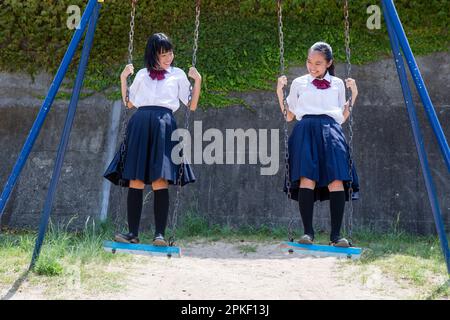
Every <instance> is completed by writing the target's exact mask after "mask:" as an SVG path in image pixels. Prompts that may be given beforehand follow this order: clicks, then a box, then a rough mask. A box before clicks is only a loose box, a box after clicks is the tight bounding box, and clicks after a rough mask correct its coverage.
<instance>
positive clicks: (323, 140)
mask: <svg viewBox="0 0 450 320" xmlns="http://www.w3.org/2000/svg"><path fill="white" fill-rule="evenodd" d="M306 67H307V69H308V72H309V73H308V74H306V75H304V76H302V77H299V78H296V79H295V80H294V81H293V82H292V84H291V88H290V92H289V95H288V97H287V98H286V102H287V108H288V110H286V111H287V120H288V121H292V120H293V119H294V117H295V118H297V120H298V122H297V123H296V125H295V127H294V129H293V131H292V134H291V136H290V137H289V142H288V150H289V159H288V161H289V180H290V182H291V189H290V191H291V195H292V197H291V198H292V199H293V200H297V201H298V202H299V208H300V215H301V217H302V222H303V227H304V235H303V236H302V237H301V238H300V240H299V243H303V244H312V243H313V241H314V229H313V209H314V202H315V201H317V200H320V201H324V200H330V213H331V235H330V244H331V245H335V246H339V247H349V246H351V243H350V242H349V241H348V240H347V239H345V238H341V236H340V229H341V225H342V220H343V216H344V208H345V201H348V200H349V192H348V189H349V187H350V181H352V179H351V177H350V172H349V171H350V170H349V148H348V145H347V142H346V140H345V136H344V134H343V131H342V127H341V125H342V124H343V123H344V122H345V121H346V120H347V118H348V117H349V115H350V111H349V102H348V101H347V102H346V101H345V99H346V98H345V86H347V88H349V89H350V90H351V92H352V102H353V103H354V102H355V100H356V97H357V95H358V89H357V87H356V82H355V80H353V79H350V78H349V79H346V80H345V85H344V81H342V80H341V79H339V78H337V77H336V76H335V72H334V61H333V51H332V48H331V46H330V45H329V44H327V43H325V42H318V43H315V44H314V45H313V46H312V47H311V48H310V49H309V51H308V59H307V63H306ZM286 85H287V78H286V76H281V77H280V78H278V85H277V96H278V101H279V104H280V107H281V110H282V112H283V114H284V111H285V110H284V103H283V101H284V94H283V87H284V86H286ZM352 176H353V185H352V187H353V191H354V192H355V194H357V193H358V191H359V183H358V177H357V175H356V170H355V168H354V166H352ZM285 191H287V188H286V187H285Z"/></svg>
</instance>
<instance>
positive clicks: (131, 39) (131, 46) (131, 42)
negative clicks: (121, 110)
mask: <svg viewBox="0 0 450 320" xmlns="http://www.w3.org/2000/svg"><path fill="white" fill-rule="evenodd" d="M136 3H137V0H131V20H130V34H129V42H128V64H132V63H133V49H134V20H135V17H136ZM130 86H131V79H130V77H128V78H127V94H126V97H125V102H126V106H125V107H127V108H128V101H130V90H129V88H130Z"/></svg>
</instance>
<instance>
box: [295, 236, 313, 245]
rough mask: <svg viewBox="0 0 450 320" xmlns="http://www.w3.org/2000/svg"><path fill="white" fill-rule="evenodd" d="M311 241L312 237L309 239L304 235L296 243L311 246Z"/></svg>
mask: <svg viewBox="0 0 450 320" xmlns="http://www.w3.org/2000/svg"><path fill="white" fill-rule="evenodd" d="M313 241H314V239H313V237H311V236H310V235H308V234H305V235H303V236H302V237H301V238H300V239H299V240H298V243H301V244H313Z"/></svg>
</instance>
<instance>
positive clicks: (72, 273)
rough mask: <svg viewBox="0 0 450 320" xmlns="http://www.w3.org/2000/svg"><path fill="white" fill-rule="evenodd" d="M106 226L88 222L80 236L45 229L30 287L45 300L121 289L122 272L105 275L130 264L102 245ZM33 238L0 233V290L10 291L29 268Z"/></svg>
mask: <svg viewBox="0 0 450 320" xmlns="http://www.w3.org/2000/svg"><path fill="white" fill-rule="evenodd" d="M111 230H112V227H111V225H110V224H101V225H97V226H96V224H95V223H94V222H92V223H91V224H90V226H89V227H88V226H87V225H86V227H85V229H84V230H83V231H82V232H76V233H72V232H68V230H67V226H65V227H56V226H54V225H52V224H50V225H49V228H48V232H47V234H46V237H45V241H44V244H43V246H42V250H41V254H40V257H39V259H38V260H37V262H36V264H35V267H34V268H33V269H32V271H31V272H30V273H29V274H28V275H27V280H28V282H29V284H30V285H32V286H34V287H36V288H39V290H41V291H43V292H44V294H45V295H46V296H47V297H49V298H57V299H66V298H67V299H73V298H74V297H76V295H79V294H80V293H81V292H84V293H91V294H92V293H94V292H96V293H107V292H109V291H110V290H111V289H114V288H118V287H120V286H121V284H120V278H121V274H122V273H123V272H122V271H120V270H119V271H114V272H107V271H105V269H107V268H108V266H109V265H110V264H112V263H113V262H114V263H115V264H118V263H125V262H127V261H131V260H132V259H133V258H132V257H130V256H128V255H123V254H116V255H112V254H110V253H108V252H106V251H104V250H103V247H102V242H103V240H104V239H106V238H108V237H109V235H110V234H111V232H112V231H111ZM36 236H37V235H36V234H35V233H34V232H30V231H26V230H20V231H19V230H2V232H1V233H0V287H10V286H11V284H12V283H14V282H15V281H16V280H17V279H18V278H19V277H20V275H21V274H23V273H24V272H25V271H26V270H27V269H28V268H29V265H30V261H31V256H32V253H33V249H34V245H35V241H36Z"/></svg>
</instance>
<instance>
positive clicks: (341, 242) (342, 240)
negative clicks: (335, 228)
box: [330, 238, 352, 248]
mask: <svg viewBox="0 0 450 320" xmlns="http://www.w3.org/2000/svg"><path fill="white" fill-rule="evenodd" d="M330 246H335V247H340V248H349V247H351V246H352V244H351V243H350V241H348V240H347V239H345V238H340V239H338V240H336V241H331V242H330Z"/></svg>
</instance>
